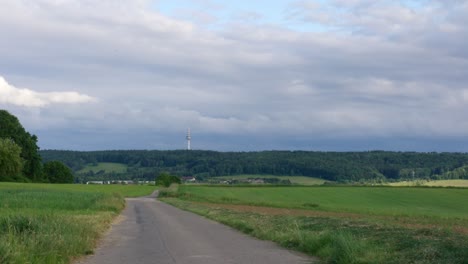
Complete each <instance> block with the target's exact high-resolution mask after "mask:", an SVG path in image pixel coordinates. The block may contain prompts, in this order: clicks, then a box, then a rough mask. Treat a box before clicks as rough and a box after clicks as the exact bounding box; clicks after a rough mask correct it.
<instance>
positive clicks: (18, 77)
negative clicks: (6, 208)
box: [0, 0, 468, 149]
mask: <svg viewBox="0 0 468 264" xmlns="http://www.w3.org/2000/svg"><path fill="white" fill-rule="evenodd" d="M345 2H346V3H348V4H347V5H346V6H343V7H342V8H345V9H347V10H353V11H352V12H351V11H350V12H347V13H346V12H345V14H343V15H341V16H340V17H339V20H338V21H332V20H329V19H324V18H323V19H322V20H320V21H319V22H320V23H325V24H326V23H329V24H328V25H329V26H331V27H347V28H349V29H351V30H350V31H352V29H357V28H359V30H358V31H356V32H351V33H350V32H349V31H348V32H346V31H343V30H338V31H326V32H298V31H295V30H293V29H288V28H285V27H284V26H281V25H258V24H255V25H253V24H249V23H248V22H245V23H242V24H230V25H227V26H226V27H225V28H223V29H221V30H217V31H210V30H207V29H206V28H205V27H204V26H203V25H198V24H196V23H194V22H192V23H190V22H184V21H180V20H178V19H175V18H169V17H167V16H165V15H163V14H161V13H159V12H157V11H152V10H151V9H149V8H148V6H147V4H148V3H147V1H137V2H134V1H110V0H109V1H107V0H106V1H97V2H96V1H90V0H89V1H88V0H87V1H84V0H81V1H80V0H76V1H71V0H70V1H52V0H40V1H13V0H11V1H4V2H2V5H4V7H6V8H0V34H2V35H4V36H9V38H8V39H7V41H2V42H0V57H1V58H2V60H0V74H1V75H3V76H5V78H6V79H7V80H9V82H11V83H14V84H15V85H17V86H19V87H34V89H35V90H37V91H38V92H48V91H57V92H64V91H68V90H70V89H69V88H68V87H72V88H73V89H72V90H76V91H77V92H79V93H82V94H91V95H93V96H94V97H97V98H99V102H98V103H95V104H90V105H86V106H81V105H67V106H66V107H62V108H61V107H59V106H55V105H51V106H50V107H48V108H46V109H40V110H35V111H32V110H24V109H21V108H18V107H11V106H8V105H2V104H1V102H0V106H3V107H7V108H9V109H12V111H14V112H15V113H17V114H19V115H20V117H21V118H22V120H25V122H26V124H27V126H28V127H33V128H34V129H36V130H37V131H38V134H39V135H42V137H47V135H48V134H47V133H48V132H50V133H51V134H54V135H55V134H56V133H57V131H67V130H73V131H75V132H74V133H75V134H76V137H80V135H82V136H83V138H84V137H85V136H84V135H86V137H91V136H92V135H95V136H96V137H97V138H103V140H104V137H106V136H105V135H103V131H104V132H106V133H111V134H115V135H116V138H123V137H125V136H127V135H128V136H129V137H132V138H134V139H135V140H137V138H148V137H145V136H142V135H143V134H145V133H148V134H158V135H161V137H158V138H159V140H167V141H168V142H175V141H174V138H172V137H175V135H178V134H179V133H180V134H182V135H183V133H184V131H185V129H186V128H187V127H188V126H190V127H192V128H193V130H194V131H196V132H198V133H201V134H203V135H204V137H205V138H209V136H210V135H211V136H212V138H217V139H218V140H219V139H220V138H221V137H223V136H225V137H226V138H229V137H233V138H237V139H238V140H239V141H238V142H244V143H242V144H246V143H245V142H246V138H249V137H251V138H252V140H254V139H255V140H257V139H258V138H259V137H261V136H262V135H265V134H268V140H273V141H274V140H278V139H282V138H297V139H301V140H302V142H305V143H306V142H307V140H310V137H316V138H318V139H320V138H323V139H324V140H325V139H326V137H328V138H329V137H331V136H334V137H335V138H340V139H344V138H347V139H349V138H356V137H365V136H367V137H382V138H388V137H392V136H395V137H413V136H424V137H455V136H457V137H458V136H462V135H463V134H464V133H466V132H467V131H468V122H466V121H464V118H463V116H466V114H468V112H467V111H468V108H467V105H468V87H467V85H466V83H468V82H467V81H468V77H467V76H468V61H467V59H466V56H465V54H466V53H465V51H464V50H463V49H461V47H462V46H463V45H464V44H467V43H466V40H467V39H468V38H465V37H463V36H466V30H465V29H464V22H465V19H464V17H463V16H462V15H463V14H465V15H466V14H467V13H468V9H466V1H459V2H457V3H456V5H457V7H458V8H448V6H447V5H445V6H444V5H443V4H441V3H439V2H433V1H432V2H430V4H429V5H428V6H427V7H426V8H422V9H420V10H413V11H412V10H410V9H409V8H408V7H405V6H400V5H397V4H389V3H390V1H378V3H377V4H372V3H371V2H375V1H362V0H361V1H357V0H356V1H345ZM333 3H335V4H339V1H333ZM302 4H306V2H302ZM341 4H344V2H343V3H341ZM454 5H455V4H454ZM309 8H314V10H315V11H317V10H319V11H320V10H323V9H322V8H328V9H327V10H325V11H327V12H330V10H333V9H332V8H331V7H326V6H309ZM434 12H439V15H440V14H444V15H445V17H446V20H444V23H442V24H441V25H437V27H433V26H432V25H433V23H434V21H433V20H432V17H431V16H432V14H434ZM440 12H443V13H440ZM324 14H327V13H326V12H324ZM294 15H305V14H302V13H301V14H299V13H297V14H294ZM306 18H307V17H306ZM392 24H401V25H405V26H404V27H400V28H392ZM457 34H458V35H457ZM63 133H65V132H63ZM127 133H128V134H127ZM117 135H118V136H117ZM136 135H138V136H136ZM162 135H164V136H162ZM171 135H172V136H171ZM214 135H216V136H214ZM325 135H326V137H325ZM308 138H309V139H308ZM93 140H94V141H97V139H93ZM327 140H328V139H327ZM45 142H49V143H47V144H52V143H51V140H50V139H45ZM106 142H107V141H106ZM219 143H220V144H221V142H219ZM305 143H304V144H305ZM108 144H111V143H108ZM135 144H136V143H135ZM139 144H140V145H142V144H143V143H141V141H140V143H139ZM213 144H215V143H211V145H210V144H208V143H206V145H205V146H213ZM223 144H224V143H223ZM235 144H236V143H233V145H235ZM266 144H267V142H266V141H265V142H264V143H263V145H261V146H263V147H265V146H267V145H266ZM284 144H286V143H284ZM295 144H296V143H295ZM233 145H231V146H230V147H231V148H234V146H233ZM46 146H47V145H46ZM54 146H55V145H54ZM70 146H71V145H70ZM116 146H117V145H116ZM122 146H123V145H122ZM157 146H165V145H164V144H162V143H161V144H160V145H157ZM259 146H260V145H259ZM259 146H258V147H259ZM278 146H279V147H280V146H285V145H278ZM295 146H296V145H295ZM155 147H156V145H155ZM230 147H229V146H225V147H224V148H226V149H229V148H230ZM245 147H246V148H249V145H248V144H246V145H245ZM107 148H113V146H109V147H107ZM236 148H238V146H236Z"/></svg>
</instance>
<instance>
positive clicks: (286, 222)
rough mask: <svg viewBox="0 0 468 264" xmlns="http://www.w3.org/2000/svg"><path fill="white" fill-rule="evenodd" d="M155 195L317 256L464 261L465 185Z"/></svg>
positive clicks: (467, 247) (209, 189)
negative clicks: (456, 186) (458, 186)
mask: <svg viewBox="0 0 468 264" xmlns="http://www.w3.org/2000/svg"><path fill="white" fill-rule="evenodd" d="M162 195H165V196H166V197H167V198H162V199H163V200H164V201H166V202H168V203H170V204H173V205H175V206H178V207H180V208H183V209H186V210H190V211H193V212H196V213H199V214H201V215H204V216H206V217H208V218H211V219H214V220H216V221H220V222H222V223H224V224H227V225H230V226H232V227H234V228H237V229H239V230H241V231H243V232H245V233H248V234H250V235H253V236H256V237H258V238H261V239H266V240H272V241H275V242H277V243H279V244H281V245H283V246H285V247H288V248H292V249H295V250H300V251H303V252H305V253H308V254H311V255H314V256H318V257H320V258H321V260H322V261H323V262H324V263H466V262H468V204H467V203H466V197H468V189H463V188H460V189H456V188H415V187H401V188H396V187H345V186H340V187H337V186H322V187H318V186H317V187H312V186H309V187H284V186H283V187H275V186H269V187H261V186H248V187H247V186H241V187H228V186H226V187H223V186H180V187H179V188H178V189H177V190H175V189H173V190H172V191H167V192H162Z"/></svg>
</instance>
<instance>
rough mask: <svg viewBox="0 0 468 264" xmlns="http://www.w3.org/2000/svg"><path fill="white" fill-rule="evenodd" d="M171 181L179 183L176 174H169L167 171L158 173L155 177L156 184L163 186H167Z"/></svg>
mask: <svg viewBox="0 0 468 264" xmlns="http://www.w3.org/2000/svg"><path fill="white" fill-rule="evenodd" d="M173 183H179V184H180V183H181V180H180V178H179V177H177V176H173V175H170V174H169V173H167V172H163V173H160V174H159V175H158V176H157V177H156V185H160V186H164V187H169V186H171V184H173Z"/></svg>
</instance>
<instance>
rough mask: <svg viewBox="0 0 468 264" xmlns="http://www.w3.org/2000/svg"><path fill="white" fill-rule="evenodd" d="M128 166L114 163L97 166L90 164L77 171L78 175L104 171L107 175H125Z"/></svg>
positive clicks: (100, 163) (103, 163) (102, 163)
mask: <svg viewBox="0 0 468 264" xmlns="http://www.w3.org/2000/svg"><path fill="white" fill-rule="evenodd" d="M127 168H128V166H127V165H125V164H121V163H112V162H99V163H98V164H97V165H93V164H88V165H87V166H86V167H85V168H83V169H81V170H79V171H77V173H87V172H90V171H92V172H94V173H96V172H99V171H104V172H106V173H109V172H115V173H124V172H127Z"/></svg>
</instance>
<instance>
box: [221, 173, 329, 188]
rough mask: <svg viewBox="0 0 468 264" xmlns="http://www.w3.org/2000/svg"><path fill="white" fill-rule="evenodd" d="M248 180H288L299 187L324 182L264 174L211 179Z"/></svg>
mask: <svg viewBox="0 0 468 264" xmlns="http://www.w3.org/2000/svg"><path fill="white" fill-rule="evenodd" d="M249 178H253V179H255V178H275V179H279V180H290V181H291V183H293V184H301V185H322V184H324V183H325V182H327V181H326V180H323V179H319V178H313V177H305V176H276V175H264V174H242V175H230V176H217V177H213V179H216V180H241V179H249Z"/></svg>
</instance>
